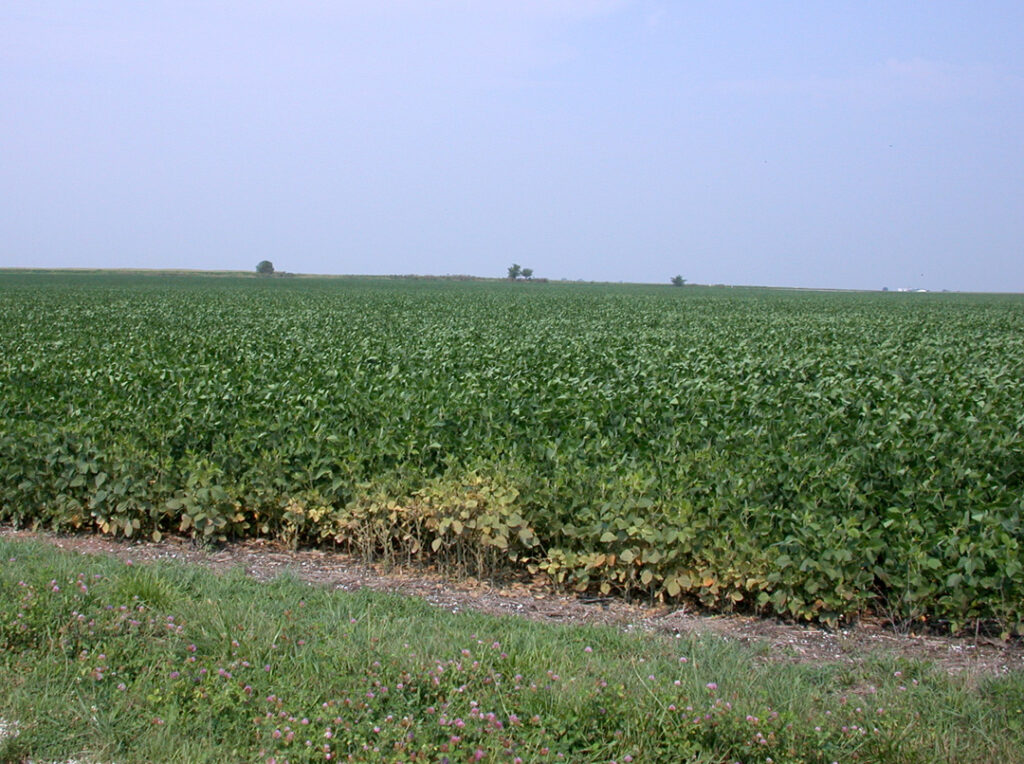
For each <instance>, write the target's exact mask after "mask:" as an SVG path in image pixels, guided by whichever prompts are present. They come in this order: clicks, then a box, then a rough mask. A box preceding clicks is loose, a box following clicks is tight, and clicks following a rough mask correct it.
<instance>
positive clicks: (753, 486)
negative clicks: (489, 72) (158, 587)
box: [0, 272, 1024, 634]
mask: <svg viewBox="0 0 1024 764" xmlns="http://www.w3.org/2000/svg"><path fill="white" fill-rule="evenodd" d="M1022 488H1024V297H1020V296H1011V295H961V294H896V293H841V292H831V293H830V292H804V291H787V290H769V289H754V288H732V289H730V288H711V287H684V288H674V287H671V286H668V285H666V286H664V287H661V286H639V285H598V284H569V283H566V284H562V283H544V284H541V283H535V284H528V283H512V282H497V281H490V282H487V281H454V280H428V279H385V278H379V279H371V278H257V277H253V276H242V275H238V276H216V277H215V276H210V275H170V274H164V275H154V274H118V273H80V274H79V273H51V274H46V273H19V272H4V273H0V521H2V522H6V523H11V524H14V525H17V526H28V527H42V528H52V529H59V530H72V529H82V530H93V531H96V530H98V531H101V532H103V533H109V534H118V535H122V536H129V537H146V538H154V539H159V538H160V536H161V535H162V534H165V533H186V534H191V535H194V536H196V537H197V538H201V539H207V540H209V541H211V542H215V541H218V540H222V539H226V538H231V537H240V536H252V535H259V536H265V537H270V538H275V539H280V540H284V541H287V542H289V543H292V544H321V545H331V546H336V547H338V548H340V549H342V550H345V551H348V552H351V553H353V554H358V555H361V556H363V557H364V558H366V559H368V560H378V561H382V562H385V563H402V564H407V563H408V564H430V565H434V566H436V567H437V568H438V569H440V570H442V571H444V572H447V573H450V574H452V575H475V576H490V575H496V574H498V573H505V572H514V571H523V572H528V573H529V574H533V575H545V576H547V577H550V579H551V580H553V581H554V582H556V583H557V584H559V585H561V586H564V587H566V588H568V589H575V590H578V591H581V592H592V593H595V594H602V595H609V596H612V595H623V596H628V597H643V598H650V599H660V600H665V601H671V600H680V601H697V602H699V603H700V604H702V605H703V606H706V607H709V608H715V609H735V610H745V611H750V612H762V613H775V614H779V615H783V616H786V617H792V618H797V619H808V620H819V621H822V622H824V623H837V622H841V621H843V620H845V619H849V618H853V617H856V616H857V615H858V614H861V613H866V612H871V613H875V614H880V615H882V616H884V617H887V618H890V619H892V620H894V621H897V622H904V623H906V622H910V621H911V620H918V621H927V622H929V623H930V624H931V625H932V626H934V627H936V628H941V629H947V630H952V631H958V630H962V629H964V628H972V629H975V628H984V629H986V630H993V631H995V632H998V633H1003V634H1021V633H1022V632H1024V548H1022V545H1024V525H1022V518H1021V514H1022V495H1024V494H1022Z"/></svg>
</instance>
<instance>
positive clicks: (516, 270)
mask: <svg viewBox="0 0 1024 764" xmlns="http://www.w3.org/2000/svg"><path fill="white" fill-rule="evenodd" d="M522 275H523V269H522V268H520V267H519V263H512V265H510V266H509V267H508V277H509V278H510V279H511V280H512V281H515V280H516V279H517V278H519V277H520V276H522Z"/></svg>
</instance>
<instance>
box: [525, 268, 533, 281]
mask: <svg viewBox="0 0 1024 764" xmlns="http://www.w3.org/2000/svg"><path fill="white" fill-rule="evenodd" d="M523 278H524V279H532V278H533V268H523Z"/></svg>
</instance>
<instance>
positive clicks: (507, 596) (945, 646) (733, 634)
mask: <svg viewBox="0 0 1024 764" xmlns="http://www.w3.org/2000/svg"><path fill="white" fill-rule="evenodd" d="M0 538H8V539H34V540H37V541H45V542H47V543H50V544H53V545H54V546H58V547H60V548H62V549H68V550H72V551H75V552H80V553H83V554H104V555H111V556H114V557H117V558H119V559H122V560H125V561H129V560H130V561H132V562H133V563H134V562H150V561H155V560H177V561H181V562H188V563H195V564H199V565H203V566H204V567H207V568H209V569H211V570H213V571H217V572H223V571H226V570H230V569H234V568H239V567H240V568H243V569H244V570H245V572H246V573H247V574H248V575H250V576H252V577H253V578H255V579H256V580H259V581H268V580H270V579H272V578H274V577H276V576H278V575H280V574H282V573H285V572H288V573H291V574H292V575H294V576H295V577H297V578H299V579H300V580H303V581H307V582H309V583H310V584H315V585H318V586H325V587H328V588H331V589H339V590H344V591H354V590H357V589H361V588H364V587H366V588H369V589H373V590H375V591H384V592H393V593H398V594H405V595H409V596H413V597H420V598H422V599H424V600H426V601H427V602H429V603H431V604H432V605H434V606H436V607H440V608H444V609H446V610H450V611H451V612H460V611H474V612H480V613H488V614H492V615H514V616H519V617H522V618H528V619H530V620H533V621H539V622H544V623H564V624H604V625H611V626H616V627H618V628H621V629H623V630H627V631H637V630H640V631H649V632H660V633H668V634H676V635H680V636H690V635H698V634H714V635H718V636H721V637H723V638H725V639H730V640H733V641H736V642H739V643H743V644H747V645H750V646H752V647H755V648H756V649H757V654H758V655H759V656H760V657H761V659H762V660H766V661H784V662H796V663H811V662H813V663H823V662H839V663H850V664H855V663H857V662H860V661H863V660H865V659H868V658H871V657H897V658H906V659H910V660H925V661H930V662H932V663H934V664H935V665H937V666H939V667H940V668H941V669H942V670H944V671H946V672H948V673H950V674H965V675H967V676H970V677H981V676H986V675H996V674H1005V673H1008V672H1010V671H1014V670H1024V642H1022V641H1021V640H1019V639H1018V640H1011V641H1002V640H997V639H993V638H990V637H983V636H978V637H970V638H964V637H943V636H935V635H928V634H923V635H922V634H913V633H907V634H901V633H897V632H895V631H893V630H892V629H890V628H887V627H886V625H885V624H884V623H883V622H882V621H880V620H866V619H862V620H860V621H859V622H857V623H856V624H853V625H851V626H849V627H847V628H842V629H825V628H821V627H818V626H813V625H803V624H793V623H786V622H783V621H779V620H776V619H770V618H760V617H754V616H741V615H714V614H707V613H702V612H698V611H692V610H690V609H688V608H687V607H679V606H678V605H676V606H671V607H665V606H661V607H657V606H650V605H643V604H636V603H629V602H625V601H623V600H622V599H617V598H592V597H589V598H588V597H576V596H571V595H568V594H565V593H562V592H559V591H556V590H555V589H553V588H552V587H551V586H549V585H546V584H545V583H544V582H543V581H540V580H539V579H538V580H520V581H513V582H501V583H490V582H483V581H476V580H473V579H468V580H457V581H453V580H450V579H446V578H444V577H442V576H439V575H437V574H434V573H432V572H431V571H429V570H421V569H397V570H380V569H378V568H376V567H374V566H368V565H366V564H364V563H362V562H360V561H359V560H357V559H355V558H353V557H351V556H349V555H345V554H339V553H337V552H333V551H325V550H321V549H301V550H297V551H293V550H290V549H288V548H287V547H284V546H282V545H280V544H277V543H274V542H270V541H267V540H263V539H254V540H245V541H236V542H230V543H227V544H223V545H220V546H217V547H204V546H199V545H196V544H195V543H194V542H192V541H191V540H190V539H186V538H176V537H165V538H164V539H162V540H161V541H159V542H152V541H131V540H126V539H113V538H111V537H108V536H97V535H61V534H52V533H43V532H37V531H23V530H15V529H13V528H10V527H0Z"/></svg>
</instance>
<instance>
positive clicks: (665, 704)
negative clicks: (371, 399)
mask: <svg viewBox="0 0 1024 764" xmlns="http://www.w3.org/2000/svg"><path fill="white" fill-rule="evenodd" d="M0 561H2V564H0V687H3V688H4V692H2V693H0V718H2V719H4V720H6V721H7V722H8V723H11V722H15V721H16V722H17V723H18V730H19V734H18V735H17V736H13V737H7V738H6V739H4V740H3V741H2V742H0V760H2V761H19V760H24V759H27V758H29V757H31V758H32V759H33V760H36V761H40V760H44V761H50V760H63V759H67V758H71V757H74V758H77V759H80V760H93V761H117V762H136V761H138V762H143V761H161V762H174V761H182V762H185V761H187V762H203V761H209V762H230V761H260V762H265V761H271V760H276V761H277V762H283V761H290V762H304V761H325V760H328V759H327V752H328V750H327V749H325V746H329V753H330V754H331V759H329V760H332V761H348V760H353V761H396V762H397V761H402V762H410V761H432V762H433V761H444V760H446V759H447V760H448V761H450V762H461V761H473V760H476V759H478V758H479V760H482V761H496V762H503V761H508V762H512V761H515V760H516V759H517V757H518V758H519V759H521V760H522V761H524V762H544V761H551V762H556V761H571V762H608V761H616V762H626V761H631V760H632V761H636V762H651V761H665V762H679V761H703V762H727V761H729V762H731V761H742V762H767V761H774V762H798V761H800V762H802V761H806V762H831V761H844V762H845V761H863V762H917V761H921V762H927V761H956V762H992V761H1001V762H1008V761H1024V754H1022V753H1021V752H1022V751H1024V716H1022V709H1024V677H1022V676H1021V675H1020V674H1014V675H1010V676H1003V677H998V678H991V679H985V680H983V681H981V682H972V683H969V682H967V681H966V680H963V679H956V678H950V677H948V676H945V675H943V674H941V673H939V672H937V671H936V670H935V669H933V668H932V667H930V666H929V665H926V664H923V663H910V662H907V661H904V660H901V661H895V660H892V659H872V658H870V657H868V658H866V659H865V661H863V662H862V663H858V664H856V665H849V664H843V665H832V664H804V665H791V664H787V663H783V662H773V661H772V660H771V658H772V657H773V656H771V655H764V654H763V653H764V650H763V649H754V650H748V649H745V648H742V647H740V646H737V645H735V644H730V643H728V642H726V641H723V640H721V639H717V638H715V639H712V638H701V639H691V638H686V637H683V638H676V639H673V638H670V637H667V636H660V635H651V634H639V635H637V634H625V633H622V632H620V631H617V630H614V629H609V628H597V627H580V626H572V627H569V626H546V625H539V624H536V623H531V622H527V621H524V620H519V619H515V618H495V617H490V616H484V615H479V614H471V613H466V614H452V613H449V612H447V611H444V610H440V609H437V608H434V607H431V606H429V605H427V604H426V603H424V602H422V601H419V600H416V599H409V598H403V597H398V596H390V595H385V594H379V593H371V592H367V591H361V592H357V593H343V592H331V591H327V590H324V589H320V588H315V587H310V586H308V585H306V584H303V583H301V582H298V581H296V580H294V579H290V578H281V579H278V580H275V581H273V582H271V583H268V584H261V583H257V582H255V581H253V580H251V579H248V578H246V577H245V576H244V575H243V574H242V573H241V572H236V573H233V574H229V575H225V576H216V575H213V574H211V573H209V572H207V571H205V570H202V569H199V568H196V567H188V566H184V565H180V564H169V563H161V564H153V565H126V564H125V563H123V562H118V561H115V560H113V559H110V558H102V557H83V556H80V555H76V554H72V553H67V552H62V551H60V550H56V549H54V548H52V547H50V546H46V545H43V544H39V543H27V542H6V541H5V542H0ZM758 653H761V655H760V657H758ZM765 658H767V659H768V660H765ZM684 659H685V660H684ZM871 687H873V688H875V691H874V692H869V691H868V690H867V688H871ZM861 730H863V732H862V731H861ZM307 740H308V741H309V745H308V746H307V744H306V741H307ZM762 740H763V741H764V742H761V741H762Z"/></svg>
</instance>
